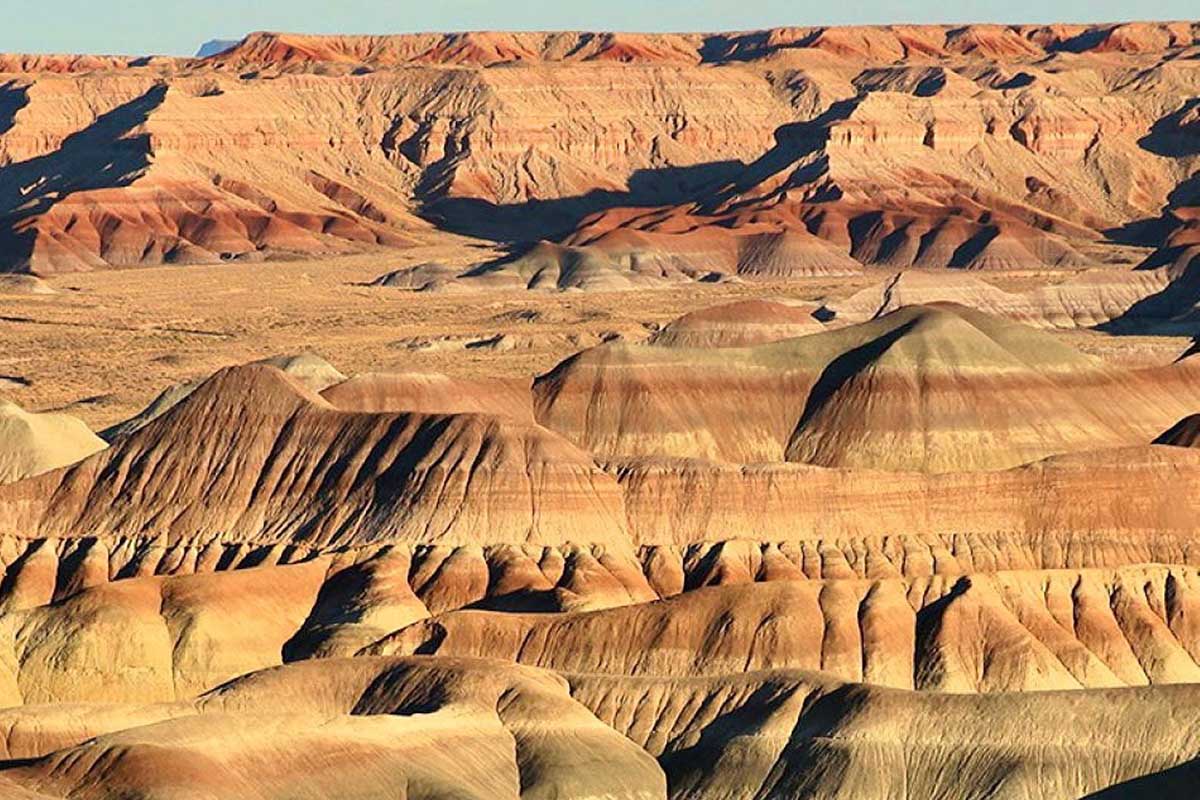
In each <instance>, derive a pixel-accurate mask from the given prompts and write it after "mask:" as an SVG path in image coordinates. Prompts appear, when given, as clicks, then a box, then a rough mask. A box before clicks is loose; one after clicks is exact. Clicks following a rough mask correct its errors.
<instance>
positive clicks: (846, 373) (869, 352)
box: [788, 319, 917, 450]
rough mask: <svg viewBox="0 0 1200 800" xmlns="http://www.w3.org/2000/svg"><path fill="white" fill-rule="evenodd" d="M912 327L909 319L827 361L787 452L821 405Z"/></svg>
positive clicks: (789, 442) (790, 437)
mask: <svg viewBox="0 0 1200 800" xmlns="http://www.w3.org/2000/svg"><path fill="white" fill-rule="evenodd" d="M916 324H917V320H916V319H910V320H909V321H907V322H905V323H903V324H900V325H897V326H896V327H895V328H893V329H892V330H890V331H888V332H887V333H885V334H883V335H882V336H879V337H877V338H875V339H872V340H871V341H869V342H867V343H866V344H863V345H859V346H858V347H856V348H854V349H853V350H847V351H846V352H845V353H842V354H841V355H840V356H838V357H837V358H835V359H833V361H830V362H829V364H828V366H826V367H825V369H824V370H822V371H821V376H820V377H819V378H817V382H816V383H814V384H813V388H812V390H811V391H809V393H808V399H807V400H806V401H805V402H804V413H803V414H801V415H800V421H799V422H798V423H797V424H796V427H795V429H794V430H793V431H792V435H791V436H789V437H788V450H791V447H792V444H793V443H794V442H795V440H796V437H797V436H799V435H800V434H801V433H802V432H803V431H804V428H805V427H806V426H807V425H808V423H809V422H810V421H811V420H812V418H813V417H814V416H816V414H817V412H818V411H820V410H821V409H822V408H824V407H825V404H826V403H828V402H829V400H830V399H831V398H832V397H833V396H834V395H836V394H837V393H838V391H839V390H840V389H841V388H842V387H843V386H845V385H846V384H847V383H848V382H849V381H850V379H851V378H853V377H854V376H855V375H858V374H859V373H861V372H862V371H863V370H864V369H866V368H867V367H868V366H869V365H870V364H871V363H872V362H873V361H875V360H876V359H878V358H879V357H880V356H882V355H883V354H884V353H886V352H887V350H888V348H890V347H891V346H892V345H893V344H895V343H896V342H897V341H899V340H900V339H901V338H903V337H904V336H905V334H907V333H908V332H909V331H911V330H912V329H913V328H914V327H915V326H916Z"/></svg>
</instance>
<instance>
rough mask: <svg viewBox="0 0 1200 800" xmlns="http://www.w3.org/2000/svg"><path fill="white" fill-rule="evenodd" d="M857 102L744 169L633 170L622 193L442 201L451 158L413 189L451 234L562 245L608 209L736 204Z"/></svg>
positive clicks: (798, 128) (798, 125)
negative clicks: (507, 200) (508, 200)
mask: <svg viewBox="0 0 1200 800" xmlns="http://www.w3.org/2000/svg"><path fill="white" fill-rule="evenodd" d="M860 100H861V98H859V97H856V98H852V99H850V100H841V101H838V102H836V103H834V104H833V105H832V106H830V108H829V109H828V110H827V111H825V113H823V114H821V115H820V116H818V117H816V118H815V119H813V120H810V121H807V122H794V123H790V124H787V125H783V126H781V127H779V128H778V129H777V130H776V131H775V145H774V146H773V147H772V148H771V149H770V150H768V151H767V152H766V153H765V154H763V155H762V156H761V157H759V158H758V159H756V160H755V161H753V162H751V163H750V164H746V163H743V162H741V161H736V160H727V161H712V162H707V163H704V164H696V165H693V166H687V167H665V168H661V169H643V170H638V171H637V172H635V173H634V174H633V175H632V176H631V177H630V178H629V181H628V186H629V189H628V191H607V190H597V191H592V192H588V193H586V194H583V195H578V196H575V197H564V198H558V199H553V200H528V201H525V202H521V203H511V204H505V205H498V204H496V203H492V202H490V201H487V200H481V199H478V198H466V197H463V198H459V197H443V196H441V195H442V194H443V193H444V191H445V187H446V186H448V185H449V182H450V179H451V178H452V177H453V170H454V168H455V166H456V164H457V156H456V157H455V159H443V161H441V162H438V164H435V165H431V166H430V168H429V170H427V172H426V176H425V177H424V178H423V179H422V181H421V184H420V186H419V187H418V197H419V198H422V199H423V202H424V207H423V210H422V216H423V217H424V218H425V219H426V220H428V221H430V222H432V223H434V224H435V225H437V226H438V227H440V228H442V229H444V230H448V231H451V232H453V233H459V234H463V235H466V236H472V237H475V238H480V239H490V240H492V241H497V242H531V241H539V240H555V239H560V238H562V237H563V236H565V235H566V234H568V233H570V232H571V231H573V230H574V229H575V228H577V227H578V226H579V224H580V223H581V222H582V221H583V220H585V219H587V218H588V217H590V216H592V215H594V214H598V213H600V212H602V211H607V210H609V209H613V208H621V207H656V206H668V205H677V204H680V203H688V202H696V203H697V210H698V211H699V212H700V213H707V212H711V211H713V210H714V209H716V208H723V207H728V206H729V204H731V203H736V201H737V198H738V196H739V195H741V194H743V193H745V192H748V191H750V190H751V189H753V188H755V187H757V186H759V185H760V184H762V183H763V182H764V181H766V180H768V179H770V178H772V177H774V176H776V175H778V174H779V173H781V172H783V171H784V170H786V169H788V168H789V167H792V166H795V165H796V164H797V162H798V161H800V160H801V159H803V158H804V157H806V156H809V155H812V154H813V153H815V152H817V151H818V150H819V149H820V148H822V147H823V146H824V144H825V142H826V141H827V140H828V138H829V127H830V126H831V125H832V124H833V123H834V122H837V121H839V120H842V119H845V118H846V117H848V116H849V115H850V112H851V111H853V110H854V108H855V107H856V106H857V105H858V103H859V102H860ZM822 170H823V166H822V165H819V164H817V165H809V167H808V168H807V169H806V168H801V169H799V170H797V172H796V173H795V174H793V175H792V176H790V177H789V179H788V181H787V182H786V184H785V187H784V188H786V187H787V186H794V185H797V184H801V183H806V182H808V181H809V180H811V179H813V178H814V177H816V176H817V174H819V173H820V172H821V171H822ZM735 207H736V206H735Z"/></svg>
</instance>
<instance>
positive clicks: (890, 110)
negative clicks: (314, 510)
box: [0, 24, 1200, 275]
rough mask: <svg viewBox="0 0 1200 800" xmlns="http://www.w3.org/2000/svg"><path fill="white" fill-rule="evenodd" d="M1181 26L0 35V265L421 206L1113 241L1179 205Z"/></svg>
mask: <svg viewBox="0 0 1200 800" xmlns="http://www.w3.org/2000/svg"><path fill="white" fill-rule="evenodd" d="M1196 42H1197V34H1196V31H1195V29H1194V26H1192V25H1189V24H1163V25H1137V26H1129V25H1124V26H1097V27H1091V28H1082V27H1080V28H1069V29H1053V30H1051V29H1047V28H1035V27H996V26H972V27H967V28H937V27H926V28H920V27H892V28H871V29H803V30H771V31H762V32H753V33H746V34H723V35H701V34H696V35H638V34H586V33H561V34H474V33H473V34H458V35H413V36H384V37H314V36H294V35H285V34H255V35H252V36H250V37H247V39H245V40H244V41H243V42H241V43H240V44H238V45H237V46H235V47H233V48H231V49H230V50H228V51H225V52H222V53H220V54H217V55H215V56H212V57H210V58H207V59H180V60H172V59H114V58H89V57H49V56H37V57H32V56H31V57H21V56H5V57H2V58H0V165H3V166H4V174H3V176H2V177H0V216H2V219H3V225H2V230H0V235H2V236H3V240H4V244H5V247H4V253H5V256H4V259H5V263H4V265H3V266H4V268H6V269H10V270H28V271H34V272H40V273H50V272H59V271H70V270H78V269H91V268H100V267H105V266H135V265H140V264H156V263H164V262H166V263H189V262H210V261H216V260H219V259H229V258H247V257H255V258H258V257H262V256H271V255H278V254H284V253H301V254H323V253H337V252H345V251H353V250H360V249H363V248H374V247H396V246H403V245H405V244H406V243H411V242H413V241H419V240H420V239H421V237H422V236H423V235H427V234H428V231H429V229H430V226H431V225H432V226H434V227H437V228H441V229H444V230H447V231H452V232H457V233H464V234H468V235H473V236H483V237H486V238H493V239H499V240H504V241H526V240H529V241H532V240H537V239H543V238H560V237H567V239H568V242H569V243H572V244H575V245H580V246H595V247H597V248H598V252H599V253H600V254H601V255H611V254H613V253H618V254H624V255H625V256H628V254H629V251H630V244H629V242H630V239H629V237H628V233H630V232H632V231H636V232H639V233H640V234H641V236H642V238H640V239H638V240H637V244H636V246H635V247H633V248H632V250H633V251H634V253H635V254H643V255H645V256H647V257H649V256H652V255H654V254H656V253H657V254H660V256H661V253H662V252H663V251H664V250H671V249H675V250H678V249H680V248H685V249H686V247H687V246H689V240H695V239H696V237H697V235H699V234H705V236H703V237H702V239H701V241H702V244H697V243H696V242H695V241H691V243H690V247H691V248H692V249H696V248H698V247H699V249H701V250H705V251H710V252H715V255H712V256H711V259H712V263H711V265H710V266H712V267H714V268H716V269H718V270H720V271H724V272H739V273H742V274H749V275H757V274H763V272H764V271H766V272H767V273H777V271H778V269H779V267H778V266H777V265H775V262H774V261H772V259H771V254H770V252H769V251H770V250H771V249H772V248H771V247H767V248H766V250H767V251H768V252H766V253H764V252H762V251H763V249H764V243H763V241H762V240H761V238H760V239H759V240H758V241H757V242H756V243H755V244H753V246H750V244H749V243H748V242H745V241H743V238H744V237H745V236H749V235H756V236H759V237H762V236H764V235H766V236H768V237H774V236H778V235H780V234H781V233H783V232H786V233H788V234H789V235H790V237H791V238H790V239H788V240H787V241H788V244H787V247H789V248H790V252H792V253H793V255H797V254H800V253H803V252H809V253H815V254H818V255H820V256H821V257H822V259H823V260H824V261H827V262H831V263H832V262H833V261H834V260H835V256H840V257H841V258H843V259H846V258H848V257H851V256H852V257H853V259H854V260H857V261H859V262H863V263H885V264H888V265H894V266H908V265H913V264H915V265H918V266H947V265H950V266H968V267H974V268H996V267H1013V266H1017V267H1020V266H1029V265H1034V266H1077V265H1079V264H1081V263H1084V262H1086V261H1089V260H1093V257H1094V256H1095V255H1096V253H1107V254H1108V255H1106V256H1104V258H1105V259H1108V260H1111V259H1116V260H1121V259H1124V260H1125V261H1136V260H1138V258H1140V255H1138V254H1136V253H1134V254H1131V253H1130V252H1127V251H1125V250H1123V249H1122V248H1120V247H1115V246H1109V247H1105V246H1103V243H1104V242H1105V241H1106V237H1110V236H1112V234H1110V232H1111V231H1112V230H1114V229H1123V228H1125V227H1126V226H1129V225H1132V224H1134V223H1138V222H1143V221H1147V220H1158V219H1159V218H1160V217H1161V218H1163V219H1166V220H1167V221H1169V222H1172V223H1173V224H1175V225H1176V226H1177V227H1178V226H1183V227H1185V228H1186V227H1187V225H1188V223H1187V219H1190V217H1189V216H1188V214H1187V213H1181V212H1178V211H1176V210H1174V209H1176V208H1177V207H1179V206H1180V204H1181V203H1184V202H1185V199H1180V197H1179V195H1180V194H1181V193H1180V192H1178V191H1176V187H1179V186H1180V185H1182V184H1184V183H1185V181H1186V180H1187V178H1188V176H1189V175H1190V173H1191V172H1192V171H1193V170H1194V169H1195V164H1194V162H1195V159H1196V154H1195V153H1194V152H1189V151H1188V149H1187V148H1186V147H1182V146H1180V143H1181V142H1183V141H1185V140H1186V137H1184V136H1182V135H1181V134H1180V133H1179V131H1181V130H1187V126H1188V125H1190V124H1191V122H1192V120H1191V117H1190V116H1189V108H1190V106H1189V103H1190V102H1191V99H1192V98H1194V96H1195V95H1196V93H1197V90H1198V83H1200V77H1198V76H1197V72H1198V70H1197V69H1196V68H1195V66H1194V65H1195V63H1196V62H1195V59H1194V58H1190V57H1189V55H1190V54H1192V53H1194V51H1195V48H1196V46H1197V45H1196ZM1193 105H1194V103H1193ZM1192 111H1194V109H1192ZM1182 194H1187V193H1186V192H1183V193H1182ZM645 207H656V208H658V209H659V210H658V211H657V212H655V213H652V214H644V213H638V214H634V213H630V209H633V208H645ZM597 215H598V216H597ZM1180 220H1183V222H1180ZM1135 227H1136V226H1135ZM1143 227H1144V226H1143ZM1161 228H1162V226H1161V225H1152V226H1149V228H1145V229H1143V228H1136V230H1134V229H1131V232H1128V233H1127V234H1122V235H1121V236H1113V237H1112V238H1115V239H1116V240H1117V241H1119V242H1125V241H1136V242H1137V243H1139V244H1147V245H1151V246H1158V245H1159V244H1162V243H1163V242H1162V233H1161ZM615 229H623V233H622V235H615V234H616V230H615ZM710 229H711V230H710ZM685 232H686V233H687V235H686V236H685V235H684V234H685ZM647 236H650V237H651V239H650V240H649V241H648V240H647V239H646V238H645V237H647ZM654 236H659V237H666V239H665V240H661V241H659V240H654ZM731 236H732V237H733V239H732V241H726V240H727V239H729V237H731ZM1184 238H1186V237H1185V236H1184V235H1183V234H1179V233H1177V234H1176V235H1175V239H1173V240H1172V241H1173V242H1174V241H1175V240H1179V241H1182V240H1183V239H1184ZM748 247H749V252H747V248H748ZM1109 251H1111V252H1109ZM625 261H628V258H626V259H625ZM850 263H854V262H853V261H850ZM627 268H628V267H627V265H622V264H621V263H617V264H616V265H615V266H613V267H611V269H614V270H618V271H619V270H622V269H627Z"/></svg>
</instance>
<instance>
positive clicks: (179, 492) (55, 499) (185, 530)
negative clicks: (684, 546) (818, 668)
mask: <svg viewBox="0 0 1200 800" xmlns="http://www.w3.org/2000/svg"><path fill="white" fill-rule="evenodd" d="M0 505H3V506H4V508H5V512H4V521H3V523H0V524H2V525H3V527H4V528H5V529H6V530H8V531H11V532H13V533H18V532H19V533H20V534H21V535H24V536H29V535H30V534H31V533H32V532H34V531H41V532H42V535H46V536H62V535H71V534H73V533H75V532H78V531H88V532H89V534H90V535H93V536H95V535H106V534H121V535H125V536H133V535H142V536H148V537H150V538H153V537H155V536H157V535H167V536H169V537H171V539H172V540H173V541H174V540H179V539H187V540H191V541H207V540H209V539H211V538H212V537H214V536H215V535H216V534H217V532H220V535H221V536H223V537H225V538H226V539H228V538H230V537H233V538H236V539H241V540H243V541H246V540H250V541H256V542H258V543H273V542H276V541H281V540H283V541H287V542H292V543H299V542H308V543H310V544H322V545H329V544H332V543H341V544H349V543H353V542H359V543H362V542H366V541H372V540H378V539H380V538H383V539H389V540H405V539H407V540H410V541H412V540H415V541H422V542H436V541H445V542H450V543H463V542H472V543H475V542H485V541H489V540H490V541H495V540H500V541H504V542H539V543H551V542H555V543H557V542H563V541H566V540H568V539H583V540H584V541H590V542H606V541H613V542H616V543H619V542H621V541H623V540H624V535H625V534H624V522H623V519H622V514H621V499H620V494H619V490H618V489H617V487H616V485H615V483H614V482H613V480H612V479H611V478H610V477H608V476H607V475H605V474H603V473H602V472H600V471H599V470H598V469H597V468H596V467H595V466H594V465H593V464H592V462H591V459H590V458H589V457H588V456H587V455H586V454H585V453H582V452H581V451H579V450H577V449H576V448H574V447H573V446H572V445H570V444H568V443H567V442H566V441H564V440H562V439H561V438H559V437H558V436H555V435H554V434H552V433H550V432H549V431H546V430H544V429H542V428H539V427H537V426H534V425H531V424H529V423H520V422H518V421H513V420H505V419H502V418H497V417H488V416H481V415H470V414H461V415H423V414H397V413H389V414H371V413H351V412H342V411H337V410H335V409H334V408H333V407H332V406H331V405H330V404H329V403H328V402H326V401H325V400H323V399H321V398H320V397H319V396H317V395H315V394H313V393H312V392H311V391H310V390H308V389H306V388H304V387H303V386H301V385H300V384H299V383H297V382H295V381H294V380H292V379H290V378H289V377H288V376H287V375H285V374H284V373H283V372H281V371H279V370H278V369H276V368H274V367H270V366H266V365H251V366H246V367H237V368H229V369H226V370H223V371H221V372H218V373H217V374H216V375H214V376H213V377H212V378H210V379H208V380H207V381H205V382H204V383H203V384H202V385H201V386H200V387H198V388H197V389H196V390H195V391H193V392H192V393H191V394H190V395H189V396H188V397H187V398H186V400H184V401H183V402H181V403H179V404H178V405H176V406H174V407H173V408H172V409H171V411H169V412H168V413H166V414H164V415H163V416H161V417H159V418H158V419H156V420H154V421H153V422H151V423H149V424H148V425H146V426H145V427H143V428H141V429H140V430H138V431H136V432H135V433H133V434H131V435H129V436H127V437H123V438H122V439H120V440H119V441H118V443H117V444H116V445H115V446H114V447H112V448H110V449H109V450H107V451H105V452H103V453H101V454H99V455H97V456H95V457H93V458H91V459H89V460H87V461H84V462H83V463H81V464H79V465H78V466H76V467H75V468H73V469H70V470H66V471H60V472H56V473H51V474H49V475H46V476H43V477H42V478H40V479H37V480H36V481H25V482H23V483H20V484H17V485H14V486H13V487H12V493H11V494H8V493H6V494H5V496H4V497H3V498H2V499H0Z"/></svg>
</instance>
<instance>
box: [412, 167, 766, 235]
mask: <svg viewBox="0 0 1200 800" xmlns="http://www.w3.org/2000/svg"><path fill="white" fill-rule="evenodd" d="M745 168H746V165H745V164H744V163H742V162H741V161H714V162H710V163H706V164H697V165H695V166H691V167H668V168H665V169H645V170H639V171H637V172H635V173H634V174H633V175H632V176H631V177H630V179H629V190H628V191H624V192H617V191H608V190H600V189H597V190H594V191H591V192H588V193H586V194H583V195H578V196H575V197H563V198H556V199H552V200H528V201H525V202H523V203H511V204H503V205H501V204H496V203H492V202H490V201H488V200H482V199H479V198H474V197H448V198H444V199H441V200H434V201H432V202H430V203H428V204H427V205H426V206H425V207H424V209H423V212H422V216H423V217H424V218H425V219H427V220H428V221H430V222H432V223H434V224H435V225H437V226H438V227H439V228H442V229H443V230H448V231H451V232H453V233H459V234H463V235H465V236H473V237H475V238H477V239H490V240H492V241H496V242H515V241H538V240H542V239H558V238H561V237H563V236H565V235H566V234H568V233H570V232H571V231H572V230H574V229H575V228H576V227H577V226H578V225H579V223H580V222H581V221H583V220H584V219H586V218H587V217H590V216H591V215H593V214H597V213H599V212H601V211H607V210H608V209H611V208H619V207H623V206H664V205H673V204H676V203H683V202H687V201H688V200H690V199H692V198H694V197H695V195H696V194H698V193H702V192H704V191H705V190H707V189H711V188H713V187H715V186H719V185H720V184H723V183H726V182H728V181H729V180H731V179H733V177H734V176H736V175H737V174H738V173H739V172H741V171H742V170H744V169H745ZM423 185H424V182H423ZM418 191H419V192H420V187H419V189H418Z"/></svg>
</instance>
